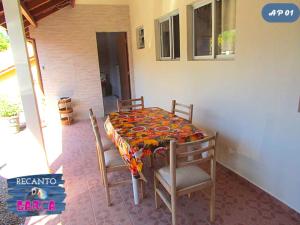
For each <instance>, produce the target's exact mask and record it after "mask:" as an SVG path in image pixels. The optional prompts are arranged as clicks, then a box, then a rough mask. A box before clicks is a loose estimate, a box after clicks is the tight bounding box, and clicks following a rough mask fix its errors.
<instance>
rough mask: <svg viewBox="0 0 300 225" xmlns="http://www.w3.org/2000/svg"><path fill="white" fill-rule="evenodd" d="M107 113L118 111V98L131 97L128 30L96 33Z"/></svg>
mask: <svg viewBox="0 0 300 225" xmlns="http://www.w3.org/2000/svg"><path fill="white" fill-rule="evenodd" d="M96 38H97V48H98V59H99V67H100V78H101V87H102V96H103V105H104V113H105V115H106V114H108V113H110V112H114V111H117V100H118V99H121V100H123V99H130V98H131V89H130V73H129V62H128V46H127V34H126V32H98V33H96Z"/></svg>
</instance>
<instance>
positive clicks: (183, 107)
mask: <svg viewBox="0 0 300 225" xmlns="http://www.w3.org/2000/svg"><path fill="white" fill-rule="evenodd" d="M177 106H179V107H181V109H178V107H177ZM193 107H194V106H193V104H190V105H185V104H181V103H178V102H176V100H172V110H171V112H172V113H173V114H174V115H175V113H180V114H184V115H186V116H188V120H189V121H190V122H191V123H192V121H193ZM185 110H186V111H185Z"/></svg>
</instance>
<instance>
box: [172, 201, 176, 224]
mask: <svg viewBox="0 0 300 225" xmlns="http://www.w3.org/2000/svg"><path fill="white" fill-rule="evenodd" d="M171 208H172V212H171V213H172V225H176V196H171Z"/></svg>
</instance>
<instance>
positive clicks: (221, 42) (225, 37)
mask: <svg viewBox="0 0 300 225" xmlns="http://www.w3.org/2000/svg"><path fill="white" fill-rule="evenodd" d="M235 38H236V32H235V30H226V31H223V32H222V33H221V34H219V36H218V46H219V48H222V47H225V48H230V47H232V46H233V45H234V43H235Z"/></svg>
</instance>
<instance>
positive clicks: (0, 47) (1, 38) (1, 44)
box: [0, 30, 9, 52]
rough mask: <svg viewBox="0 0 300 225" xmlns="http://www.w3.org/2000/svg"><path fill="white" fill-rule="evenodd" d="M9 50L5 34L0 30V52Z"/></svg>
mask: <svg viewBox="0 0 300 225" xmlns="http://www.w3.org/2000/svg"><path fill="white" fill-rule="evenodd" d="M8 48H9V39H8V37H7V35H6V34H4V33H3V32H1V30H0V52H3V51H6V50H7V49H8Z"/></svg>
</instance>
